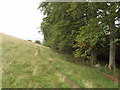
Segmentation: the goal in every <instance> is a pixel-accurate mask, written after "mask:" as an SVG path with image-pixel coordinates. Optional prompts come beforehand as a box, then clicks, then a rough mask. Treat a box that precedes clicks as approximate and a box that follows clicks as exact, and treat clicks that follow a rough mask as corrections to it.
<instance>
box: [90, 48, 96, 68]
mask: <svg viewBox="0 0 120 90" xmlns="http://www.w3.org/2000/svg"><path fill="white" fill-rule="evenodd" d="M96 61H97V54H96V51H95V49H92V51H91V63H92V66H93V65H94V64H96Z"/></svg>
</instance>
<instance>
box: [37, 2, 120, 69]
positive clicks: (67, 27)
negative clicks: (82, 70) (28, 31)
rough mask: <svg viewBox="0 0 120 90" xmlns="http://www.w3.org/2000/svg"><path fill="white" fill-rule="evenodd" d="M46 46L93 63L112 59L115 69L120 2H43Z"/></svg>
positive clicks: (119, 28) (40, 7) (110, 67)
mask: <svg viewBox="0 0 120 90" xmlns="http://www.w3.org/2000/svg"><path fill="white" fill-rule="evenodd" d="M38 9H40V10H41V11H42V12H43V13H44V18H43V22H42V23H41V30H42V32H43V34H44V45H46V46H48V47H51V48H52V49H55V50H58V51H63V52H66V53H69V54H72V55H73V56H74V57H76V58H79V59H83V60H91V61H92V65H94V64H95V63H96V61H97V59H104V60H106V59H109V66H108V68H109V69H113V68H115V66H116V64H115V57H116V54H117V53H116V48H117V46H119V45H120V3H119V2H42V3H41V4H40V5H39V7H38Z"/></svg>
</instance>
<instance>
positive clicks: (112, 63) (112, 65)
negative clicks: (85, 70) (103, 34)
mask: <svg viewBox="0 0 120 90" xmlns="http://www.w3.org/2000/svg"><path fill="white" fill-rule="evenodd" d="M113 41H114V38H113V37H111V38H110V52H109V66H108V68H109V69H114V68H115V53H116V45H115V43H114V42H113Z"/></svg>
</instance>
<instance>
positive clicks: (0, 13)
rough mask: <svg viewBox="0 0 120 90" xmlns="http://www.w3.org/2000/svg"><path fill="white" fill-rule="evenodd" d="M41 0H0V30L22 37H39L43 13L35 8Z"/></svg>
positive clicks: (40, 36)
mask: <svg viewBox="0 0 120 90" xmlns="http://www.w3.org/2000/svg"><path fill="white" fill-rule="evenodd" d="M41 1H42V0H0V32H3V33H6V34H9V35H13V36H15V37H19V38H22V39H33V38H40V40H41V41H42V39H43V35H41V34H38V31H39V29H38V28H37V27H39V26H40V23H41V22H42V18H43V15H42V13H40V10H38V9H37V7H38V6H39V3H40V2H41Z"/></svg>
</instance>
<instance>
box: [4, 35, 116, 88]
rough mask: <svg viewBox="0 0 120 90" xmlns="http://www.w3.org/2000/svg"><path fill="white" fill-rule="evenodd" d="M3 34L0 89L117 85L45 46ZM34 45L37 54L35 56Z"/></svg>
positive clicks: (104, 86)
mask: <svg viewBox="0 0 120 90" xmlns="http://www.w3.org/2000/svg"><path fill="white" fill-rule="evenodd" d="M2 37H3V40H2V42H3V44H2V48H3V51H2V52H3V55H2V59H3V61H2V62H3V63H2V64H3V73H2V85H3V88H72V87H74V86H77V87H78V86H79V87H80V88H117V87H118V84H117V83H116V82H113V81H111V80H109V79H108V78H106V77H104V76H102V75H100V74H99V73H97V72H96V71H94V70H92V69H88V68H85V67H82V66H80V65H78V64H75V63H73V62H71V60H70V59H68V58H66V57H65V56H63V55H60V54H58V53H56V52H54V51H53V50H51V49H50V48H48V47H45V46H41V45H37V44H35V43H32V42H28V41H25V40H21V39H18V38H15V37H12V36H8V35H5V34H2ZM36 48H37V50H38V49H39V55H36V56H35V55H34V54H35V52H36ZM56 70H57V71H56ZM58 72H59V73H60V74H59V73H58ZM64 77H65V78H64ZM71 84H74V85H71Z"/></svg>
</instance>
